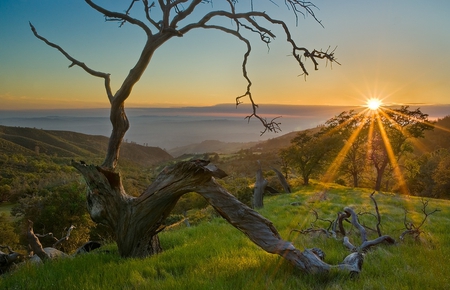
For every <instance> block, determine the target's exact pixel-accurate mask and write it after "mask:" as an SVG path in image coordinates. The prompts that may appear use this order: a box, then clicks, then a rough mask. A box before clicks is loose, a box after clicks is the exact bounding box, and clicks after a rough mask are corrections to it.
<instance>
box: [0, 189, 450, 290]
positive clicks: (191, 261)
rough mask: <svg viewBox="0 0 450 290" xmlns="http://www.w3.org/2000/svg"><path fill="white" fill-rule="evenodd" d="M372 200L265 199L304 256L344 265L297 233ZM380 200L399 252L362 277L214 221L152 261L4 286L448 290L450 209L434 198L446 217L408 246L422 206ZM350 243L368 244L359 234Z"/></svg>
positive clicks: (333, 251)
mask: <svg viewBox="0 0 450 290" xmlns="http://www.w3.org/2000/svg"><path fill="white" fill-rule="evenodd" d="M324 192H326V194H325V195H323V193H324ZM370 193H371V191H368V190H362V189H358V190H355V189H352V188H345V187H340V186H336V185H332V184H328V185H327V186H326V188H324V187H322V186H320V185H316V187H303V188H301V189H299V190H297V191H295V192H294V193H293V194H283V195H278V196H272V197H268V198H266V199H265V201H264V203H265V208H264V209H262V210H261V211H260V213H261V214H262V215H263V216H265V217H267V218H268V219H269V220H271V221H272V222H273V224H274V226H275V227H276V228H277V229H278V231H279V232H280V235H281V236H282V237H283V238H284V239H287V240H289V241H291V242H292V243H293V244H294V245H295V246H296V247H297V248H299V249H302V250H303V249H304V248H312V247H318V248H320V249H322V250H323V251H325V253H326V256H325V262H327V263H329V264H333V265H336V264H338V263H340V262H341V261H342V259H343V257H345V256H346V255H347V254H348V253H349V252H348V250H347V249H346V248H345V247H344V246H343V245H342V241H341V240H336V239H333V238H326V237H325V236H324V235H320V234H300V233H299V232H291V230H293V229H295V230H300V229H306V228H309V227H310V226H311V223H312V222H313V221H314V215H313V214H312V213H311V209H314V210H315V211H317V213H318V215H319V217H320V218H323V219H334V218H335V216H336V213H337V212H338V211H341V210H342V209H343V207H345V206H351V207H352V208H354V209H355V211H356V212H366V213H367V212H370V213H374V212H375V210H374V207H373V203H372V202H371V201H370V198H369V195H370ZM319 197H325V198H319ZM375 198H376V200H377V202H378V206H379V208H380V212H381V214H382V222H381V223H382V227H381V229H382V232H383V234H387V235H390V236H392V237H393V238H394V239H395V240H396V241H397V244H395V245H387V244H382V245H378V246H376V247H374V248H372V249H371V250H370V251H369V252H368V253H366V255H365V261H364V265H363V269H362V272H361V274H360V275H359V277H358V278H357V279H351V278H350V277H349V275H348V274H339V273H337V272H333V273H330V274H329V275H318V276H309V275H306V274H304V273H301V272H299V271H298V270H296V269H295V268H294V267H293V266H292V265H290V264H289V263H288V262H287V261H286V260H284V259H282V258H281V257H279V256H277V255H272V254H268V253H266V252H264V251H262V250H261V249H260V248H259V247H257V246H255V245H254V244H253V243H252V242H251V241H250V240H249V239H248V238H247V237H246V236H245V235H244V234H242V233H240V232H239V231H238V230H236V229H235V228H234V227H232V226H231V225H230V224H228V223H227V222H226V221H224V220H223V219H222V218H220V217H214V218H212V219H209V220H208V222H202V223H200V224H199V225H197V226H193V227H190V228H186V227H183V226H184V223H181V224H180V226H182V227H181V228H179V229H177V230H174V229H172V230H165V231H163V232H162V233H161V234H160V239H161V245H162V247H163V248H164V249H165V251H164V252H163V253H162V254H159V255H156V256H153V257H150V258H147V259H122V258H120V257H119V255H118V252H117V249H116V247H115V246H113V245H109V246H107V247H105V249H106V251H105V250H101V249H100V251H97V252H92V253H90V254H87V255H82V256H78V257H76V258H73V259H62V260H59V261H52V262H49V263H46V264H45V265H43V266H40V267H36V266H35V265H28V266H26V267H23V268H20V269H18V270H17V271H16V272H13V273H12V274H8V275H5V276H4V277H3V278H0V288H2V289H50V288H51V289H233V290H234V289H445V288H446V286H448V285H449V283H450V277H449V275H448V273H449V271H450V264H449V263H448V257H449V256H450V246H449V244H450V232H449V231H448V221H449V220H450V202H449V201H445V200H433V199H430V200H429V204H428V208H427V212H430V211H432V210H434V209H436V208H438V209H440V211H438V212H436V213H434V214H432V215H430V216H429V217H428V219H427V220H426V222H425V223H424V225H423V226H422V228H421V229H422V230H423V233H422V234H421V236H420V239H419V240H417V241H414V239H413V238H412V237H409V236H408V237H407V238H406V239H405V240H404V241H400V240H399V236H400V234H401V233H402V232H403V231H404V224H403V221H404V217H405V216H404V214H405V212H404V208H407V209H408V212H409V214H408V216H407V221H408V222H409V221H411V222H413V223H414V224H415V225H418V224H419V223H420V222H421V221H422V219H423V214H422V213H421V210H422V208H423V205H422V202H421V199H419V198H415V197H407V196H399V195H394V194H389V193H377V194H376V195H375ZM293 203H295V205H292V204H293ZM360 219H361V222H362V223H364V224H365V225H367V226H368V227H371V228H374V227H375V226H376V222H377V221H376V219H375V218H374V217H373V216H371V215H369V214H365V215H361V216H360ZM315 225H316V226H319V227H327V226H328V223H327V222H322V223H321V222H320V221H319V222H317V223H316V224H315ZM346 227H347V226H346ZM348 229H350V227H348ZM368 237H369V239H374V238H376V237H377V235H376V233H375V232H372V231H368ZM349 238H350V241H351V242H352V243H354V244H356V245H359V243H360V240H359V235H358V232H357V231H356V230H355V229H353V230H352V231H351V234H349Z"/></svg>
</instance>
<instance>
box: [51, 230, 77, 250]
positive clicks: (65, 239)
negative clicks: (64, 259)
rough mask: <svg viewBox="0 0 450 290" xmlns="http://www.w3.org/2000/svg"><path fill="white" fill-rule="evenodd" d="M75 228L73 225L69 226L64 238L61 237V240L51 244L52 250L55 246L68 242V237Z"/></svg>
mask: <svg viewBox="0 0 450 290" xmlns="http://www.w3.org/2000/svg"><path fill="white" fill-rule="evenodd" d="M74 228H75V226H74V225H71V226H70V227H69V228H68V229H67V233H66V235H65V236H64V237H62V238H61V239H59V240H57V241H56V243H54V244H53V248H56V246H58V245H59V244H61V243H62V242H65V241H68V240H69V237H70V233H71V232H72V230H73V229H74Z"/></svg>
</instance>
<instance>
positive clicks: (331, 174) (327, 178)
mask: <svg viewBox="0 0 450 290" xmlns="http://www.w3.org/2000/svg"><path fill="white" fill-rule="evenodd" d="M347 121H348V122H349V121H350V120H347ZM365 121H367V116H366V115H364V117H363V120H362V122H361V124H359V126H358V127H357V128H356V129H355V130H353V132H352V134H351V135H350V137H349V138H348V140H347V142H345V144H344V147H342V149H341V150H340V151H339V153H338V155H337V156H336V158H335V159H334V160H333V162H332V163H331V165H330V166H329V167H328V169H327V171H326V172H325V174H324V177H323V181H324V182H333V180H334V179H335V176H336V173H337V171H338V170H339V167H340V166H341V164H342V162H343V161H344V159H345V157H346V156H347V153H348V151H349V150H350V148H351V146H352V144H353V142H354V141H355V140H356V138H357V137H358V135H359V133H360V132H361V130H362V128H363V127H364V123H365ZM348 122H344V123H348ZM342 125H343V124H342Z"/></svg>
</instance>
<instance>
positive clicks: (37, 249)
mask: <svg viewBox="0 0 450 290" xmlns="http://www.w3.org/2000/svg"><path fill="white" fill-rule="evenodd" d="M27 239H28V244H29V245H30V247H31V250H32V251H33V252H34V254H35V255H37V256H38V257H39V258H40V259H41V260H42V261H47V260H50V256H49V255H48V254H47V252H45V251H44V248H43V247H42V244H41V242H40V241H39V238H38V237H37V236H36V235H35V234H34V231H33V222H32V221H30V220H29V221H28V229H27Z"/></svg>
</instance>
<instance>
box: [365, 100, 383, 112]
mask: <svg viewBox="0 0 450 290" xmlns="http://www.w3.org/2000/svg"><path fill="white" fill-rule="evenodd" d="M367 107H368V108H369V109H370V110H372V111H376V110H378V109H379V108H380V107H381V100H380V99H376V98H372V99H369V100H368V101H367Z"/></svg>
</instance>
